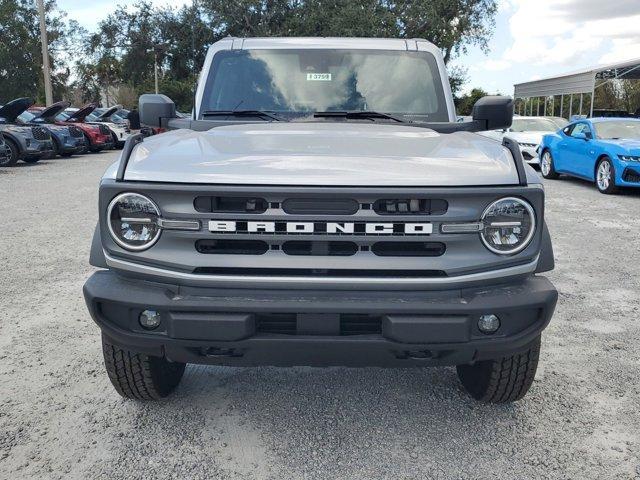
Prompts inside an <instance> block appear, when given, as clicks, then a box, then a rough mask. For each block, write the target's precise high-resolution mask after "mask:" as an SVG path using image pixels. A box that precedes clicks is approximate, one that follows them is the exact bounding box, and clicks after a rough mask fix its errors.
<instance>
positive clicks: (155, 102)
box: [138, 93, 176, 127]
mask: <svg viewBox="0 0 640 480" xmlns="http://www.w3.org/2000/svg"><path fill="white" fill-rule="evenodd" d="M138 110H139V111H140V123H142V124H143V125H147V126H150V127H164V126H166V120H167V119H170V118H176V104H175V103H173V100H171V99H170V98H169V97H167V96H166V95H156V94H151V93H145V94H144V95H140V100H138Z"/></svg>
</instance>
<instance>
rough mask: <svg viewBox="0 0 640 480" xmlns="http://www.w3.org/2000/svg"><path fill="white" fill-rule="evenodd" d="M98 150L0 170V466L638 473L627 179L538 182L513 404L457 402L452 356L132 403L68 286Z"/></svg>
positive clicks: (78, 470) (632, 210)
mask: <svg viewBox="0 0 640 480" xmlns="http://www.w3.org/2000/svg"><path fill="white" fill-rule="evenodd" d="M115 158H116V153H115V152H111V153H103V154H99V155H90V156H85V157H79V158H72V159H64V160H48V161H43V162H41V163H39V164H36V165H34V166H27V165H25V164H20V166H19V167H16V168H13V169H4V170H3V169H0V478H3V479H4V478H7V479H9V478H12V479H18V478H20V479H21V478H47V479H48V478H65V479H66V478H79V479H87V478H109V479H116V478H154V479H161V478H179V479H199V478H216V479H227V478H233V479H237V478H239V479H245V478H246V479H254V478H255V479H283V478H284V479H289V478H292V479H303V478H304V479H311V478H313V479H316V478H317V479H323V480H324V479H380V478H393V479H427V478H437V479H451V478H465V479H466V478H487V479H489V478H491V479H493V478H500V479H503V478H504V479H506V478H575V479H584V478H589V479H591V478H616V479H618V478H623V479H624V478H640V413H639V412H640V375H639V374H640V371H639V370H640V368H639V367H640V349H639V348H638V345H639V344H640V333H639V332H640V328H639V327H640V320H639V317H640V275H639V274H640V262H639V261H638V259H639V258H640V257H639V254H640V247H639V245H640V240H639V239H640V215H639V211H640V192H639V193H626V194H624V195H620V196H615V197H605V196H603V195H601V194H599V193H598V192H597V191H596V189H595V188H594V187H593V186H592V185H589V184H588V183H585V182H581V181H577V180H563V181H558V182H550V183H548V186H547V187H548V188H547V192H548V203H547V221H548V223H549V228H550V230H551V234H552V236H553V238H554V246H555V249H556V258H557V265H556V270H555V272H553V273H552V274H551V275H550V276H551V278H552V280H553V281H554V283H555V284H556V286H557V287H558V289H559V290H560V293H561V295H560V301H559V304H558V307H557V312H556V315H555V317H554V319H553V321H552V323H551V325H550V327H549V328H548V330H547V331H546V333H545V335H544V336H543V351H542V358H541V364H540V368H539V371H538V376H537V378H536V382H535V383H534V386H533V387H532V390H531V391H530V393H529V395H528V396H527V397H526V398H525V400H523V401H522V402H519V403H518V404H515V405H508V406H486V405H481V404H477V403H474V402H473V401H472V400H470V399H469V397H467V396H466V395H465V394H464V392H463V391H462V389H461V387H460V386H459V384H458V381H457V378H456V375H455V370H454V369H451V368H449V369H417V370H383V369H374V368H371V369H344V368H331V369H311V368H296V369H276V368H257V369H244V368H219V367H189V368H188V369H187V373H186V375H185V378H184V379H183V381H182V384H181V386H180V387H179V389H178V391H177V392H176V394H174V395H173V396H171V397H170V398H169V399H168V400H166V401H163V402H159V403H151V404H141V403H135V402H132V401H125V400H123V399H121V398H120V397H119V396H118V395H117V394H116V392H115V391H114V390H113V388H112V387H111V384H110V383H109V380H108V379H107V376H106V374H105V373H104V369H103V364H102V356H101V352H100V335H99V331H98V328H97V327H96V326H95V325H94V323H93V322H92V320H91V319H90V317H89V315H88V314H87V311H86V308H85V305H84V300H83V298H82V291H81V289H82V284H83V282H84V281H85V279H86V278H87V277H88V276H89V275H90V274H91V271H92V268H91V267H90V266H89V265H88V253H89V245H90V240H91V235H92V232H93V228H94V225H95V223H96V217H97V208H96V202H97V189H96V187H97V182H98V179H99V177H100V176H101V174H102V172H103V171H104V169H105V168H106V167H107V165H108V164H110V163H111V162H112V161H113V160H114V159H115Z"/></svg>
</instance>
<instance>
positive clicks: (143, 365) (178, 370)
mask: <svg viewBox="0 0 640 480" xmlns="http://www.w3.org/2000/svg"><path fill="white" fill-rule="evenodd" d="M102 352H103V354H104V365H105V367H106V369H107V374H108V375H109V380H111V383H112V384H113V386H114V387H115V389H116V391H117V392H118V393H119V394H120V395H122V396H123V397H124V398H131V399H134V400H158V399H160V398H163V397H166V396H167V395H169V394H170V393H171V392H173V390H175V388H176V387H177V386H178V384H179V383H180V380H181V379H182V375H183V374H184V369H185V367H186V364H184V363H178V362H170V361H168V360H166V359H165V358H160V357H153V356H151V355H146V354H144V353H139V352H134V351H132V350H125V349H123V348H120V347H118V346H116V345H113V344H112V343H111V341H110V340H109V339H108V338H107V337H106V336H104V335H102Z"/></svg>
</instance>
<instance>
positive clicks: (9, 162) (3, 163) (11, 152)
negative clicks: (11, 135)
mask: <svg viewBox="0 0 640 480" xmlns="http://www.w3.org/2000/svg"><path fill="white" fill-rule="evenodd" d="M4 148H5V149H6V151H7V156H6V158H5V159H4V160H0V167H11V166H13V165H15V164H16V163H18V157H19V156H20V155H19V154H18V146H17V145H16V144H15V143H13V142H12V141H11V140H9V139H8V138H5V140H4Z"/></svg>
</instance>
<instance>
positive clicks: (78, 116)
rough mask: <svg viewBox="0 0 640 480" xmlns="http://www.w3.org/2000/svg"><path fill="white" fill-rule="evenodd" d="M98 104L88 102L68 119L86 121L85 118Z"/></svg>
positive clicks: (70, 120)
mask: <svg viewBox="0 0 640 480" xmlns="http://www.w3.org/2000/svg"><path fill="white" fill-rule="evenodd" d="M97 107H98V106H97V105H96V104H95V103H87V104H86V105H85V106H84V107H81V108H80V109H79V110H77V111H75V112H74V113H72V114H71V116H70V117H69V118H68V120H67V121H69V122H84V119H85V118H87V116H88V115H89V114H90V113H91V112H93V111H94V110H95V109H96V108H97Z"/></svg>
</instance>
